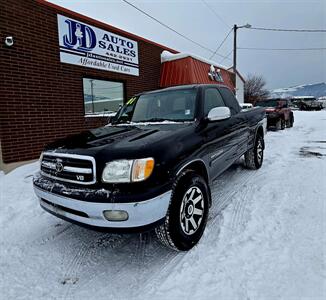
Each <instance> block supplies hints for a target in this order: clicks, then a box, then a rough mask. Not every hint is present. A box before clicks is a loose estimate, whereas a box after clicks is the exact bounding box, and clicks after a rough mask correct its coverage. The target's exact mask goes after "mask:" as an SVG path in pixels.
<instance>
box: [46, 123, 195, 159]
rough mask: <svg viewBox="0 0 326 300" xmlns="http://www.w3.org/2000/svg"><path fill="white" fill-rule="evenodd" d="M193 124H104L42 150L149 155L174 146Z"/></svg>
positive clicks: (112, 155)
mask: <svg viewBox="0 0 326 300" xmlns="http://www.w3.org/2000/svg"><path fill="white" fill-rule="evenodd" d="M194 127H195V124H194V123H193V122H190V123H151V124H143V125H117V126H111V125H107V126H104V127H100V128H96V129H92V130H87V131H84V132H82V133H80V134H77V135H72V136H68V137H66V138H64V139H60V140H57V141H55V142H53V143H51V144H49V145H48V146H47V147H46V149H45V150H46V151H51V152H52V151H54V152H58V153H73V154H81V155H90V156H93V157H95V158H101V157H102V158H105V159H106V160H107V159H110V160H111V159H121V158H125V159H128V158H140V157H148V156H154V154H155V153H157V152H158V151H161V152H162V151H164V150H165V149H166V148H169V147H170V148H171V147H173V145H176V143H178V140H180V139H181V138H182V137H184V136H187V135H188V134H189V133H190V132H192V131H193V130H194Z"/></svg>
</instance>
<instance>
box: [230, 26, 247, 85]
mask: <svg viewBox="0 0 326 300" xmlns="http://www.w3.org/2000/svg"><path fill="white" fill-rule="evenodd" d="M239 28H251V25H250V24H248V23H247V24H246V25H242V26H238V25H237V24H234V26H233V72H234V88H235V89H236V88H237V86H236V85H237V84H236V81H237V80H236V78H237V30H238V29H239Z"/></svg>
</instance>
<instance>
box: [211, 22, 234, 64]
mask: <svg viewBox="0 0 326 300" xmlns="http://www.w3.org/2000/svg"><path fill="white" fill-rule="evenodd" d="M232 30H233V28H231V30H230V31H229V32H228V34H227V35H226V37H225V38H224V40H223V41H222V42H221V43H220V44H219V45H218V47H217V48H216V49H215V51H214V53H213V54H212V55H211V56H210V58H209V59H212V58H213V57H214V56H215V54H216V53H217V51H218V50H219V49H220V48H221V47H222V45H223V44H224V42H225V41H226V39H227V38H228V37H229V35H230V33H231V32H232Z"/></svg>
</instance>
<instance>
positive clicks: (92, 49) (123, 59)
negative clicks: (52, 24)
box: [58, 15, 139, 76]
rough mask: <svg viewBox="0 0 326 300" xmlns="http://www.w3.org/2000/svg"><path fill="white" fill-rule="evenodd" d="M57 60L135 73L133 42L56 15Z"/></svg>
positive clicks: (136, 51) (136, 60)
mask: <svg viewBox="0 0 326 300" xmlns="http://www.w3.org/2000/svg"><path fill="white" fill-rule="evenodd" d="M58 31H59V45H60V61H61V62H64V63H69V64H73V65H79V66H84V67H90V68H95V69H102V70H107V71H111V72H118V73H124V74H129V75H134V76H138V75H139V69H138V45H137V42H135V41H133V40H130V39H128V38H125V37H122V36H120V35H117V34H114V33H111V32H109V31H105V30H102V29H99V28H97V27H94V26H90V25H87V24H85V23H82V22H79V21H76V20H73V19H70V18H67V17H65V16H61V15H58Z"/></svg>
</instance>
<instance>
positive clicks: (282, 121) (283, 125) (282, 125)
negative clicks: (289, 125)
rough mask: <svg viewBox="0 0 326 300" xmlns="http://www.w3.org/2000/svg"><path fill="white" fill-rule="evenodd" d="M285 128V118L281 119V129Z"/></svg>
mask: <svg viewBox="0 0 326 300" xmlns="http://www.w3.org/2000/svg"><path fill="white" fill-rule="evenodd" d="M284 129H285V120H284V119H281V130H284Z"/></svg>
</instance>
